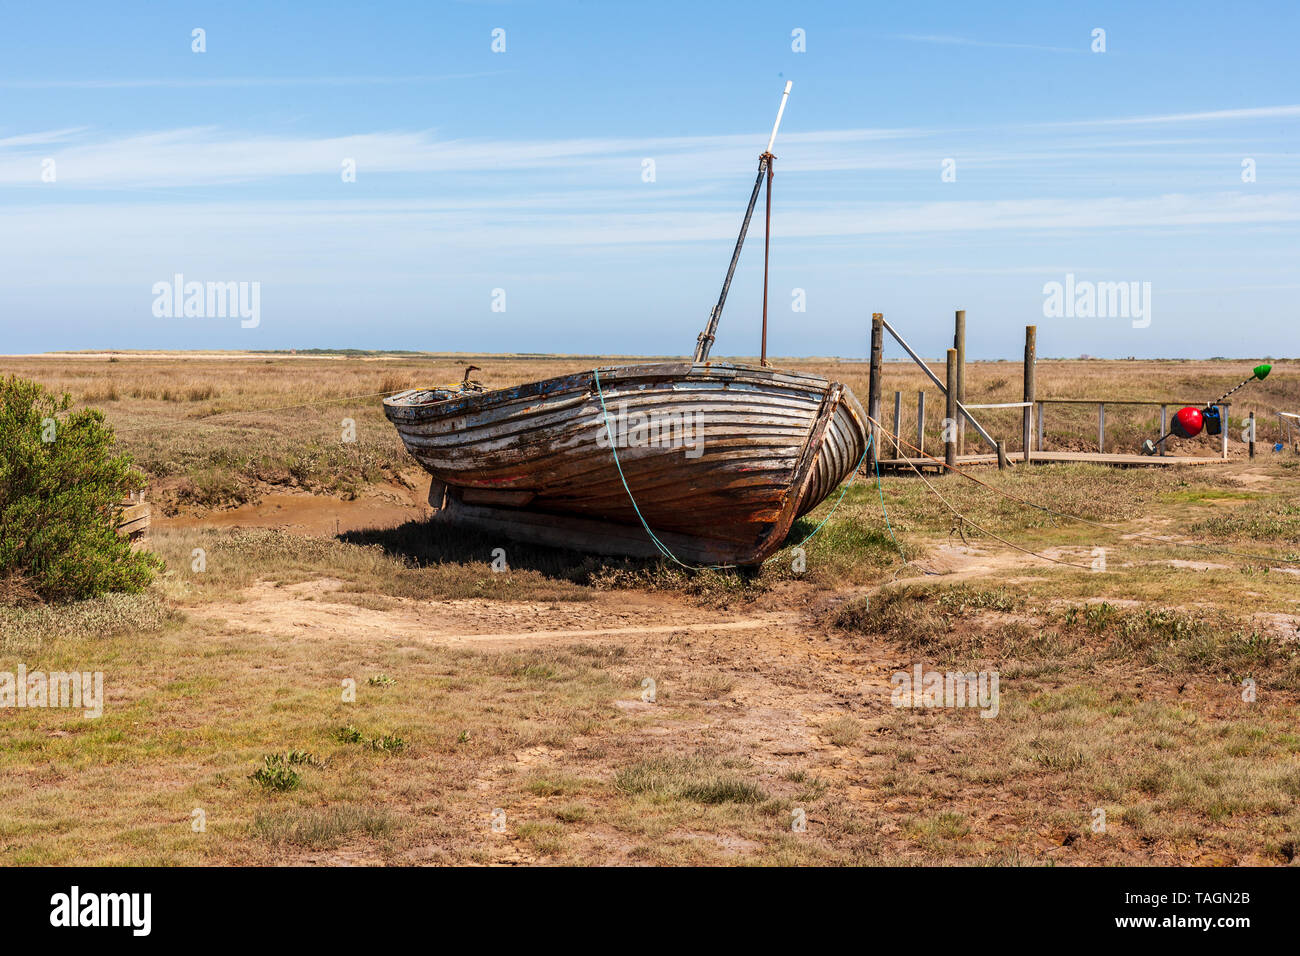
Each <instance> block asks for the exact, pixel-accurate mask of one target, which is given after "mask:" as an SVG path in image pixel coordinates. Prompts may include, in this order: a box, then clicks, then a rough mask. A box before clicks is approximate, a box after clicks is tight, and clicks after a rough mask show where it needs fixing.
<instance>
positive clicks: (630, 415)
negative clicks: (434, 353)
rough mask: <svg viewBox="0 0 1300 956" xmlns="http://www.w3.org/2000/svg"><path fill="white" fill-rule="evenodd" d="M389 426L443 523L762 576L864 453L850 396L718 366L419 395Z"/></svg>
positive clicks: (791, 375) (402, 400) (394, 399)
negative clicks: (768, 561)
mask: <svg viewBox="0 0 1300 956" xmlns="http://www.w3.org/2000/svg"><path fill="white" fill-rule="evenodd" d="M597 374H599V378H600V387H599V389H598V388H597V382H596V376H597ZM602 397H603V406H602V401H601V399H602ZM384 412H385V414H386V415H387V416H388V418H389V420H390V421H392V422H393V424H394V425H395V426H396V427H397V430H398V433H399V434H400V435H401V437H402V441H403V442H404V443H405V445H406V448H407V450H408V451H409V452H410V453H411V454H412V455H413V456H414V457H415V458H416V460H417V461H419V462H420V464H422V465H423V466H424V467H425V469H426V470H428V472H429V473H430V474H431V475H432V476H433V478H434V485H433V488H432V489H431V492H430V503H431V504H432V505H433V506H434V508H435V509H437V511H436V514H437V515H438V516H439V517H440V518H441V519H442V520H449V521H454V522H456V523H461V524H468V525H472V526H476V527H479V528H481V529H483V530H485V531H489V532H494V533H499V534H501V535H503V536H504V537H508V538H512V539H516V540H525V541H530V542H533V543H540V544H549V545H558V546H567V547H573V548H577V549H579V550H589V551H596V552H600V553H612V554H629V555H634V556H653V555H655V554H657V553H660V552H659V551H658V549H657V548H656V546H655V544H654V541H653V540H651V538H650V536H649V535H648V534H647V533H646V526H648V527H649V528H650V529H651V530H652V531H653V532H654V534H655V536H656V537H657V538H658V539H659V540H660V541H661V542H662V543H663V544H664V545H665V546H666V547H667V548H669V549H670V550H671V551H672V553H673V554H674V555H676V556H677V557H679V558H680V559H681V560H683V561H690V562H694V563H706V564H754V563H757V562H760V561H762V560H763V559H764V558H766V557H768V556H769V555H770V554H772V553H773V552H774V551H776V550H777V549H778V548H780V547H781V545H782V544H783V542H784V541H785V538H786V535H787V534H788V533H789V531H790V528H791V526H792V525H793V524H794V521H795V519H796V518H798V517H799V516H800V515H803V514H806V513H807V512H808V511H810V510H812V509H813V508H815V507H816V506H817V505H818V504H819V503H820V502H822V501H823V500H824V499H825V498H826V497H827V496H828V495H829V494H830V493H831V491H832V490H834V488H835V487H836V486H837V485H839V483H840V482H841V481H843V480H844V479H845V478H846V477H848V476H849V475H850V474H851V473H852V472H853V470H854V469H855V468H856V466H857V465H858V464H859V462H860V461H861V459H862V456H863V453H864V451H865V448H866V440H867V427H866V416H865V414H864V413H863V410H862V406H861V405H860V404H859V403H858V401H857V399H856V398H855V397H854V396H853V393H852V392H851V391H849V389H848V388H846V387H845V386H843V385H841V384H838V383H833V382H828V381H827V380H826V379H823V378H818V377H817V376H814V375H806V374H802V373H797V372H784V371H778V370H775V369H771V368H763V367H759V366H746V365H728V364H722V363H711V362H705V363H699V364H696V363H690V362H680V363H656V364H649V365H632V366H625V367H618V368H601V369H596V370H593V371H588V372H581V373H578V374H576V375H566V376H562V377H560V378H552V379H547V380H546V381H541V382H532V383H529V384H527V385H521V386H517V387H514V388H506V389H500V390H496V391H487V392H472V391H465V392H462V391H459V390H455V389H412V390H409V391H405V392H401V393H398V394H396V395H393V396H391V397H389V398H387V399H385V401H384ZM616 454H617V462H616V459H615V455H616ZM620 468H621V474H620ZM624 482H626V485H625V484H624ZM634 502H635V504H634ZM638 511H639V515H638ZM642 519H644V524H643V523H642Z"/></svg>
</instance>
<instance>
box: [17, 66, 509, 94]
mask: <svg viewBox="0 0 1300 956" xmlns="http://www.w3.org/2000/svg"><path fill="white" fill-rule="evenodd" d="M504 72H508V71H505V70H489V71H486V72H480V73H443V74H439V75H415V76H214V77H192V76H177V77H142V78H136V79H130V78H125V79H122V78H118V79H114V78H110V77H100V78H90V79H82V80H44V79H37V80H0V89H6V90H134V89H150V88H155V87H160V88H168V89H187V88H205V87H214V88H215V87H248V86H254V87H255V86H395V85H403V84H415V83H440V82H442V81H444V80H472V79H477V78H479V77H483V76H497V75H499V74H501V73H504Z"/></svg>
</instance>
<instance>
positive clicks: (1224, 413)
mask: <svg viewBox="0 0 1300 956" xmlns="http://www.w3.org/2000/svg"><path fill="white" fill-rule="evenodd" d="M1230 409H1231V406H1229V405H1220V406H1219V418H1220V419H1222V420H1223V428H1222V429H1221V430H1220V431H1219V437H1220V439H1221V440H1222V442H1223V456H1222V457H1223V460H1224V461H1227V460H1228V412H1229V411H1230Z"/></svg>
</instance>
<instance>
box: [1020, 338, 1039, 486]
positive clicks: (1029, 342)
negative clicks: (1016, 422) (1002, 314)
mask: <svg viewBox="0 0 1300 956" xmlns="http://www.w3.org/2000/svg"><path fill="white" fill-rule="evenodd" d="M1037 353H1038V326H1036V325H1026V326H1025V397H1024V398H1023V399H1022V401H1026V402H1030V403H1031V404H1029V405H1026V406H1025V424H1024V428H1023V429H1022V435H1021V440H1022V442H1023V445H1024V449H1025V461H1026V462H1028V461H1029V460H1030V459H1031V458H1032V457H1033V435H1032V429H1033V415H1034V406H1033V404H1032V402H1033V401H1034V367H1035V366H1036V365H1037V364H1038V355H1037Z"/></svg>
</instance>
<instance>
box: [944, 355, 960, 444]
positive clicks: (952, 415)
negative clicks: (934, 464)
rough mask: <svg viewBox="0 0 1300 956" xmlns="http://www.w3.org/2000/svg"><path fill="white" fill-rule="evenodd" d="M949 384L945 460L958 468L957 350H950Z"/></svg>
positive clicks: (945, 419)
mask: <svg viewBox="0 0 1300 956" xmlns="http://www.w3.org/2000/svg"><path fill="white" fill-rule="evenodd" d="M945 381H946V382H947V383H948V384H947V385H946V386H945V387H946V389H947V392H948V394H947V396H946V398H947V399H948V406H947V415H946V417H945V418H944V422H943V427H944V442H943V460H944V461H945V462H947V464H948V466H949V467H950V468H955V467H956V466H957V350H956V349H949V350H948V377H947V378H946V379H945Z"/></svg>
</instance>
